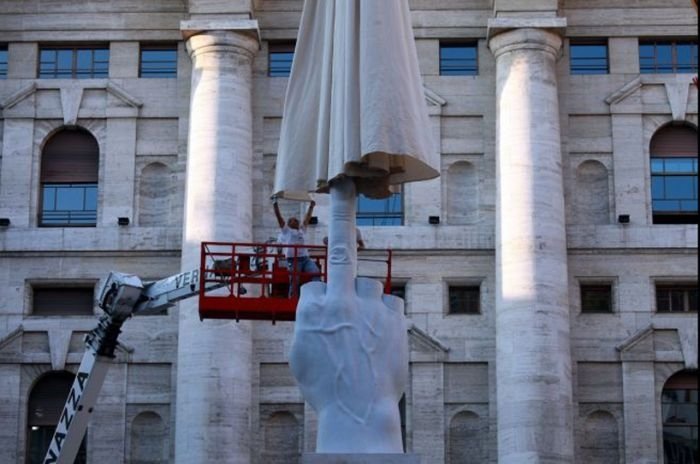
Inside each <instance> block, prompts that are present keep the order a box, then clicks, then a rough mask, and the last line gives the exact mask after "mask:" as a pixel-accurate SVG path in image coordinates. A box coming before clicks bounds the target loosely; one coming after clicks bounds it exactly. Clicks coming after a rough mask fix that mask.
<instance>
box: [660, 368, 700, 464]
mask: <svg viewBox="0 0 700 464" xmlns="http://www.w3.org/2000/svg"><path fill="white" fill-rule="evenodd" d="M661 415H662V420H663V439H664V463H665V464H697V463H698V383H697V372H689V371H685V372H681V373H679V374H676V375H675V376H673V377H671V379H669V380H668V382H667V383H666V386H665V387H664V390H663V393H662V394H661Z"/></svg>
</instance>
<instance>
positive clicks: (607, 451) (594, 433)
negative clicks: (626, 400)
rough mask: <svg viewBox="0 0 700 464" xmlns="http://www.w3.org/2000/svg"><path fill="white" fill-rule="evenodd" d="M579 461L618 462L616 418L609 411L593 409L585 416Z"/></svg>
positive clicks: (598, 463) (602, 463)
mask: <svg viewBox="0 0 700 464" xmlns="http://www.w3.org/2000/svg"><path fill="white" fill-rule="evenodd" d="M581 462H595V463H596V464H619V462H620V450H619V440H618V428H617V420H616V419H615V417H614V416H613V415H612V414H610V413H609V412H606V411H595V412H592V413H591V414H589V415H588V417H586V422H585V426H584V430H583V443H582V447H581Z"/></svg>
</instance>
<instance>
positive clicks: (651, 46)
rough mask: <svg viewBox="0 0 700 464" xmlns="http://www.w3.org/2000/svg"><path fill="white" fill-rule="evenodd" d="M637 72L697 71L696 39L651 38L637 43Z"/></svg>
mask: <svg viewBox="0 0 700 464" xmlns="http://www.w3.org/2000/svg"><path fill="white" fill-rule="evenodd" d="M639 72H640V73H642V74H649V73H658V74H668V73H693V72H698V42H697V40H652V41H642V42H640V43H639Z"/></svg>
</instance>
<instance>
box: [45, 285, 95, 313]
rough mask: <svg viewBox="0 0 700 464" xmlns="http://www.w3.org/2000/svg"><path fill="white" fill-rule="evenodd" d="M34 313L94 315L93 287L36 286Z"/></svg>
mask: <svg viewBox="0 0 700 464" xmlns="http://www.w3.org/2000/svg"><path fill="white" fill-rule="evenodd" d="M32 293H33V306H32V314H34V315H37V316H92V315H93V314H94V311H93V306H94V302H93V300H94V298H95V295H94V294H95V290H94V288H93V287H34V288H33V292H32Z"/></svg>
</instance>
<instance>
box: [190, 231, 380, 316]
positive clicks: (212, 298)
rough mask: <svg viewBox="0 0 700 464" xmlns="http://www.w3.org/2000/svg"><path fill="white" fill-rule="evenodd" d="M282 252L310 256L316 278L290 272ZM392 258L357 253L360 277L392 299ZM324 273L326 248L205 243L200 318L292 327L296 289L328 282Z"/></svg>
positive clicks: (365, 251) (302, 273)
mask: <svg viewBox="0 0 700 464" xmlns="http://www.w3.org/2000/svg"><path fill="white" fill-rule="evenodd" d="M284 248H289V249H290V250H291V252H290V255H292V256H301V254H302V250H303V249H306V250H308V254H309V259H311V260H312V261H313V262H314V263H315V264H316V267H317V268H318V269H319V272H313V273H312V272H300V271H299V270H298V269H292V270H291V271H290V270H289V268H288V265H287V258H286V256H285V254H284ZM391 257H392V253H391V250H362V251H358V275H362V276H366V277H372V278H376V279H377V280H381V281H382V282H383V284H384V293H390V292H391ZM327 270H328V249H327V247H326V246H324V245H280V244H277V243H269V242H268V243H224V242H203V243H202V248H201V263H200V275H199V279H200V282H199V317H200V318H201V319H235V320H237V321H238V320H267V321H272V322H273V323H274V322H276V321H293V320H294V319H295V316H296V307H297V303H298V302H299V287H300V285H303V284H305V283H307V282H310V281H312V280H319V281H322V282H326V277H327ZM292 283H295V285H292ZM296 283H299V285H296ZM212 287H215V288H216V289H215V290H211V288H212ZM290 287H291V288H290ZM207 289H209V290H207Z"/></svg>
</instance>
